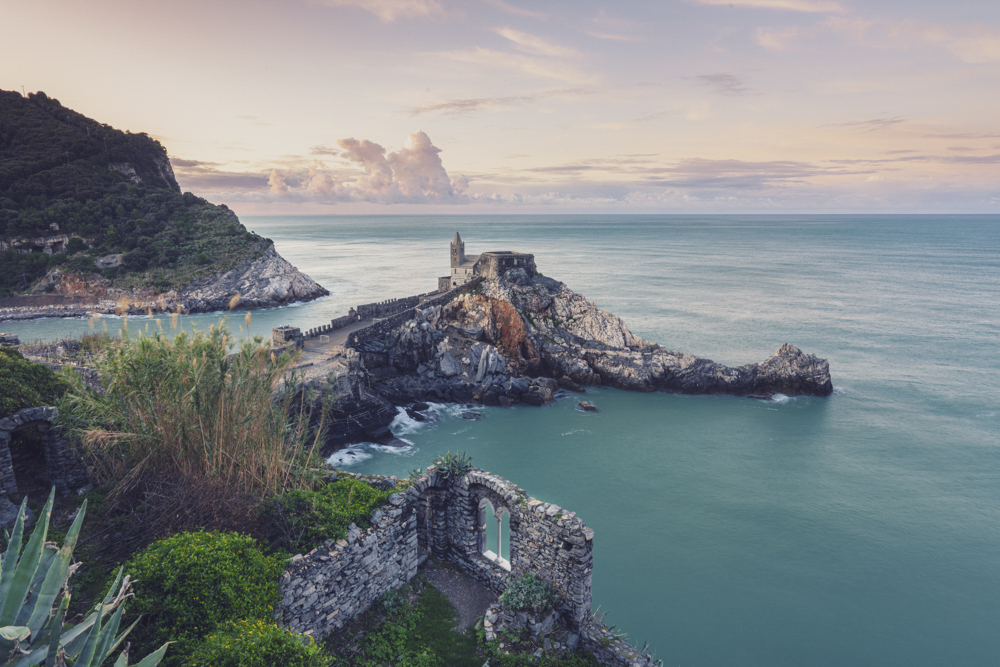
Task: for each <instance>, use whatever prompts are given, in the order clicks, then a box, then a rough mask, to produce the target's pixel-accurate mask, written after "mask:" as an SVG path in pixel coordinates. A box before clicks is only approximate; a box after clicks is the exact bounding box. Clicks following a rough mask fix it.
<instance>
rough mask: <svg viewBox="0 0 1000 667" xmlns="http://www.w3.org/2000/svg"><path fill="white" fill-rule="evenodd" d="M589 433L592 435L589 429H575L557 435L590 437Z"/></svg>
mask: <svg viewBox="0 0 1000 667" xmlns="http://www.w3.org/2000/svg"><path fill="white" fill-rule="evenodd" d="M591 433H592V431H591V430H590V429H586V428H575V429H573V430H572V431H566V432H565V433H560V434H559V435H562V436H567V435H577V434H584V435H590V434H591Z"/></svg>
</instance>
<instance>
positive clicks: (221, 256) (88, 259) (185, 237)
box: [0, 91, 269, 295]
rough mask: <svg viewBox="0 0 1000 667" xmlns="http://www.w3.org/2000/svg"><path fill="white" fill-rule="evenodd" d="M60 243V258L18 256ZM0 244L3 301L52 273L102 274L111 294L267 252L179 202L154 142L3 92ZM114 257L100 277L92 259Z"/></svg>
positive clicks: (220, 216) (205, 209) (179, 281)
mask: <svg viewBox="0 0 1000 667" xmlns="http://www.w3.org/2000/svg"><path fill="white" fill-rule="evenodd" d="M56 226H58V229H57V228H56ZM58 234H65V235H67V236H68V237H69V242H68V244H67V246H66V248H67V252H66V253H58V254H54V255H53V256H52V257H48V256H47V255H46V254H45V253H42V252H30V253H23V252H21V253H19V252H17V249H21V250H30V249H32V248H34V249H39V248H40V246H39V245H38V244H37V243H36V242H35V239H38V238H42V237H51V236H53V235H58ZM74 236H78V237H80V238H79V239H74V238H73V237H74ZM0 241H2V242H3V247H4V248H5V249H4V250H0V269H2V270H0V295H3V294H16V293H22V292H25V291H27V290H28V289H29V288H31V287H32V285H33V284H34V285H35V287H36V288H37V287H38V285H37V281H38V280H39V279H40V278H41V277H43V276H44V275H45V274H46V272H48V271H49V270H50V269H53V268H56V267H61V268H63V269H64V270H66V271H73V272H77V273H89V272H99V273H100V274H101V275H102V276H103V277H104V278H106V279H108V280H109V281H111V285H113V286H115V287H123V288H135V287H149V288H152V289H154V290H157V291H164V290H167V289H176V288H180V287H183V286H185V285H187V284H188V283H190V282H191V281H192V280H194V279H195V278H198V277H201V276H204V275H208V274H212V273H218V272H219V271H224V270H228V269H230V268H232V267H233V266H235V265H236V264H237V263H239V262H240V261H242V260H245V259H249V258H254V257H258V256H260V255H261V254H262V253H263V252H264V251H265V250H266V249H267V247H268V245H269V241H268V240H267V239H262V238H261V237H259V236H257V235H255V234H252V233H250V232H248V231H247V230H246V229H245V228H244V227H243V225H241V224H240V222H239V220H238V219H237V218H236V215H235V214H233V213H232V211H230V210H229V209H228V208H227V207H225V206H215V205H213V204H210V203H209V202H207V201H205V200H204V199H201V198H199V197H196V196H195V195H193V194H191V193H184V194H181V191H180V188H179V187H178V185H177V181H176V180H175V179H174V173H173V170H172V169H171V167H170V161H169V159H168V158H167V153H166V151H165V150H164V148H163V146H161V145H160V143H159V142H157V141H156V140H155V139H152V138H150V137H149V136H147V135H145V134H141V133H140V134H132V133H131V132H123V131H121V130H116V129H114V128H113V127H111V126H109V125H105V124H102V123H99V122H97V121H95V120H91V119H90V118H87V117H86V116H83V115H81V114H79V113H76V112H75V111H72V110H71V109H67V108H65V107H63V106H62V105H61V104H60V103H59V102H58V100H55V99H52V98H50V97H48V96H46V95H45V93H41V92H39V93H32V94H30V95H28V97H27V98H25V97H22V96H21V95H20V94H19V93H15V92H7V91H0ZM111 254H121V255H123V257H122V262H121V265H120V266H117V267H114V268H106V269H103V270H101V271H97V266H96V265H95V263H94V260H95V259H96V258H98V257H101V256H105V255H111ZM49 289H55V288H54V287H51V286H50V287H49Z"/></svg>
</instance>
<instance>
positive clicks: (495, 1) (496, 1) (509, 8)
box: [483, 0, 549, 19]
mask: <svg viewBox="0 0 1000 667" xmlns="http://www.w3.org/2000/svg"><path fill="white" fill-rule="evenodd" d="M483 2H485V3H486V4H488V5H493V6H494V7H496V8H497V9H502V10H503V11H505V12H507V13H508V14H516V15H518V16H528V17H531V18H533V19H546V18H548V17H549V15H548V14H544V13H542V12H534V11H531V10H530V9H523V8H521V7H515V6H513V5H510V4H507V3H506V2H504V1H503V0H483Z"/></svg>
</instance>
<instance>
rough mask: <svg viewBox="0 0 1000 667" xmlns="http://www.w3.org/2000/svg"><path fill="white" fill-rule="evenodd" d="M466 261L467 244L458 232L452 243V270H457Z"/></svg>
mask: <svg viewBox="0 0 1000 667" xmlns="http://www.w3.org/2000/svg"><path fill="white" fill-rule="evenodd" d="M464 261H465V242H464V241H462V237H461V236H460V235H459V233H458V232H455V240H454V241H452V242H451V268H453V269H455V268H458V267H459V266H461V265H462V262H464Z"/></svg>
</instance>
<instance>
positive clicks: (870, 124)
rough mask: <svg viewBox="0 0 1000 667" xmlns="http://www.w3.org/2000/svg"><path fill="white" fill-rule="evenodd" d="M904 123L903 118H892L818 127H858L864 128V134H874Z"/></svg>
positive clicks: (852, 121) (828, 124)
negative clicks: (876, 131)
mask: <svg viewBox="0 0 1000 667" xmlns="http://www.w3.org/2000/svg"><path fill="white" fill-rule="evenodd" d="M905 122H906V119H905V118H903V117H901V116H893V117H892V118H871V119H869V120H850V121H847V122H844V123H827V124H826V125H820V127H858V128H864V131H865V132H874V131H875V130H883V129H885V128H887V127H892V126H893V125H899V124H900V123H905Z"/></svg>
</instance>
